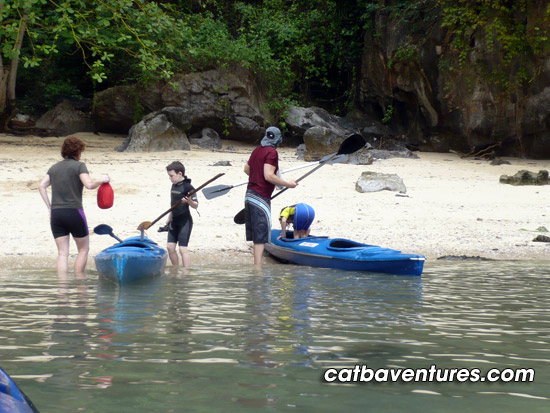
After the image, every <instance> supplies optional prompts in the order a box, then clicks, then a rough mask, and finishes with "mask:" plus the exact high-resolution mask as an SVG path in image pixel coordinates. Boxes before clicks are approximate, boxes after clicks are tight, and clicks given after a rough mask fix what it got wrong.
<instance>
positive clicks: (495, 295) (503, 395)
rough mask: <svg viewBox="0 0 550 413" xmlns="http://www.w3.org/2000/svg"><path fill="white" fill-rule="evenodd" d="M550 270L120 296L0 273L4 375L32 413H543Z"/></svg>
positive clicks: (305, 280)
mask: <svg viewBox="0 0 550 413" xmlns="http://www.w3.org/2000/svg"><path fill="white" fill-rule="evenodd" d="M548 268H549V263H525V262H521V263H519V262H516V263H513V262H475V263H471V262H470V263H452V262H447V263H440V262H428V263H427V265H426V269H425V273H424V274H423V276H422V277H421V278H420V277H418V278H417V277H400V276H388V275H377V274H361V273H356V272H340V271H334V270H323V269H311V268H306V267H295V266H288V265H282V264H272V265H269V266H266V267H264V268H263V270H262V271H261V272H258V271H257V270H254V269H253V268H252V267H242V266H233V267H231V266H229V267H228V266H222V265H218V266H209V267H196V268H194V269H192V270H191V272H190V273H189V274H185V275H184V274H183V273H181V270H179V271H180V272H177V271H173V269H171V272H170V273H168V274H166V275H165V276H164V277H161V278H159V279H157V280H155V281H153V282H149V283H145V284H140V285H134V286H128V287H124V288H122V289H120V290H119V289H118V287H116V286H115V285H113V284H110V283H108V282H104V281H101V280H98V277H97V274H96V273H95V272H93V271H91V272H89V274H88V278H87V279H85V280H78V279H74V277H73V276H70V277H69V279H68V280H59V279H58V278H57V276H56V275H55V273H54V272H53V271H51V270H37V269H3V270H0V281H1V283H2V289H1V292H0V350H1V352H0V354H1V356H0V366H2V367H3V368H4V369H5V370H6V371H7V372H8V373H10V374H11V375H12V377H13V378H14V379H15V380H16V381H17V382H18V384H19V385H20V387H21V388H22V389H23V390H24V391H25V392H26V393H27V395H28V396H29V397H30V398H31V399H32V400H33V401H34V403H35V404H36V406H37V407H38V408H39V409H40V411H41V412H77V411H78V412H129V411H143V412H171V411H173V412H182V411H197V412H202V411H204V412H210V411H240V410H265V409H267V410H271V411H343V409H349V410H348V411H358V410H370V411H413V412H414V411H419V412H420V411H422V412H425V411H448V412H454V411H456V412H458V411H468V410H469V411H500V412H506V411H509V412H517V411H520V410H522V409H524V410H525V411H529V412H543V411H544V412H548V411H550V288H549V286H550V275H549V273H550V271H548ZM356 364H367V365H368V367H370V368H389V367H402V368H429V367H430V366H431V365H432V364H435V365H437V367H439V368H479V369H480V370H481V372H482V373H484V372H486V371H487V370H488V369H491V368H534V369H535V370H536V376H535V381H534V382H531V383H505V382H497V383H459V382H456V381H455V382H452V383H410V382H409V383H405V382H399V383H383V384H380V383H379V384H376V383H368V384H345V385H344V384H327V383H325V382H323V380H322V374H323V372H324V370H326V369H327V368H330V367H344V368H345V367H350V368H351V367H353V366H354V365H356Z"/></svg>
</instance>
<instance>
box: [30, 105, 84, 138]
mask: <svg viewBox="0 0 550 413" xmlns="http://www.w3.org/2000/svg"><path fill="white" fill-rule="evenodd" d="M90 106H91V105H90ZM34 126H35V128H37V129H43V130H47V131H48V133H49V134H50V135H56V136H66V135H70V134H72V133H76V132H94V131H95V127H94V123H93V121H92V118H91V116H90V112H89V110H88V111H86V107H85V106H82V105H78V104H74V103H72V102H70V101H63V102H61V103H60V104H59V105H57V106H56V107H55V108H54V109H51V110H49V111H48V112H46V113H45V114H44V115H42V116H41V117H40V118H39V119H38V120H37V121H36V123H35V125H34Z"/></svg>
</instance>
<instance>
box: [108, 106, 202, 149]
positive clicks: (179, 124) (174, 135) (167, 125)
mask: <svg viewBox="0 0 550 413" xmlns="http://www.w3.org/2000/svg"><path fill="white" fill-rule="evenodd" d="M186 115H187V113H186V111H185V110H184V109H181V108H165V109H163V110H160V111H158V112H153V113H150V114H148V115H146V116H145V117H144V118H143V119H142V120H141V121H140V122H138V123H137V124H136V125H134V126H132V128H131V129H130V132H129V134H128V137H127V138H126V140H125V141H124V143H123V144H122V146H121V147H118V148H117V150H118V151H126V152H160V151H171V150H189V149H191V145H190V143H189V140H188V138H187V135H186V133H185V130H186V128H189V125H190V122H189V120H188V118H186Z"/></svg>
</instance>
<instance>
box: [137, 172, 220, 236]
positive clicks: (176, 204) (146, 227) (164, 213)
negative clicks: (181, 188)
mask: <svg viewBox="0 0 550 413" xmlns="http://www.w3.org/2000/svg"><path fill="white" fill-rule="evenodd" d="M223 175H225V173H224V172H222V173H219V174H217V175H216V176H215V177H214V178H212V179H209V180H208V181H206V182H205V183H204V184H202V185H201V186H199V187H198V188H195V189H193V190H192V191H191V192H189V193H188V194H187V197H190V196H193V195H195V193H197V192H198V191H200V190H201V189H202V188H204V187H205V186H206V185H208V184H209V183H211V182H213V181H215V180H216V179H218V178H219V177H220V176H223ZM181 204H182V201H181V200H179V201H178V202H176V203H175V204H174V205H172V207H171V208H170V209H169V210H167V211H165V212H163V213H162V215H160V216H159V217H158V218H157V219H155V220H154V221H153V222H151V223H150V224H148V225H145V229H149V228H150V227H152V226H153V225H154V224H156V223H157V222H158V221H159V220H160V219H162V217H164V216H165V215H166V214H169V213H170V212H172V211H173V210H174V209H176V208H177V207H179V206H180V205H181ZM142 224H143V223H142ZM141 226H142V225H140V226H138V229H140V228H139V227H141Z"/></svg>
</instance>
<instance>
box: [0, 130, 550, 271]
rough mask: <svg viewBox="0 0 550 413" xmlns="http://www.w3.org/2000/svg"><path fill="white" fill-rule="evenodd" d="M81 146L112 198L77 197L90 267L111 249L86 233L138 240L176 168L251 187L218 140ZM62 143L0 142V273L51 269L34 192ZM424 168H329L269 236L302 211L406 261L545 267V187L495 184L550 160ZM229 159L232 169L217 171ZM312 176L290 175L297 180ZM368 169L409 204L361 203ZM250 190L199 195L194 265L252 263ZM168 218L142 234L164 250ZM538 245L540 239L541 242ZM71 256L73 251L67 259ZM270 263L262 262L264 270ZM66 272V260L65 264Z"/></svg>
mask: <svg viewBox="0 0 550 413" xmlns="http://www.w3.org/2000/svg"><path fill="white" fill-rule="evenodd" d="M76 136H79V137H80V138H81V139H83V140H84V142H86V145H87V148H86V150H85V151H84V152H83V155H82V161H84V162H85V163H86V165H87V167H88V170H89V171H90V175H91V176H92V177H98V176H99V175H100V174H105V173H107V174H109V175H110V177H111V185H112V187H113V189H114V192H115V203H114V206H113V207H112V208H110V209H107V210H103V209H100V208H98V206H97V202H96V191H88V190H86V189H85V190H84V209H85V212H86V215H87V219H88V225H89V227H90V232H91V241H90V245H91V247H90V259H89V261H88V268H89V269H90V268H94V261H93V257H94V256H95V255H96V254H97V253H98V252H99V251H101V250H102V249H103V248H105V247H107V246H109V245H112V244H113V242H115V241H114V239H113V238H111V237H109V236H108V235H102V236H100V235H96V234H93V228H94V227H95V226H96V225H98V224H108V225H110V226H111V227H112V228H113V231H114V233H115V234H116V235H118V236H119V237H120V238H126V237H129V236H134V235H138V234H139V232H138V231H137V226H138V225H139V224H140V223H141V222H142V221H152V220H154V219H155V218H157V217H158V216H159V215H160V214H162V213H163V212H164V211H166V210H167V209H168V208H169V207H170V204H169V203H170V200H169V189H170V182H169V180H168V176H167V173H166V170H165V167H166V165H168V164H169V163H170V162H171V161H174V160H180V161H182V162H183V163H184V165H185V167H186V173H187V175H188V177H189V178H191V179H192V182H193V185H194V186H195V187H197V186H199V185H201V184H202V183H203V182H205V181H207V180H208V179H210V178H212V177H213V176H215V175H216V174H218V173H221V172H223V173H225V175H224V176H223V177H221V178H220V179H218V180H217V181H216V182H215V183H213V184H212V185H214V184H226V185H233V184H237V183H240V182H243V181H246V179H247V177H246V175H245V174H244V172H243V166H244V164H245V162H246V160H247V159H248V157H249V155H250V152H251V151H252V149H253V146H250V145H244V144H241V143H239V142H231V141H224V144H223V148H222V149H221V150H219V151H210V150H204V149H200V148H198V147H194V146H193V147H192V148H191V150H189V151H171V152H153V153H119V152H116V151H115V150H114V148H115V147H116V146H118V145H119V144H120V143H121V142H122V140H123V137H121V136H111V135H94V134H89V133H79V134H77V135H76ZM63 139H64V138H41V137H34V136H27V137H17V136H12V135H0V148H1V151H0V185H1V193H2V222H3V225H4V231H3V236H2V248H1V250H0V263H3V264H15V265H24V266H28V265H37V266H41V267H45V266H48V265H51V266H55V257H56V253H57V251H56V247H55V243H54V241H53V238H52V235H51V232H50V227H49V218H48V210H47V209H46V207H45V205H44V203H43V201H42V199H41V198H40V195H39V193H38V189H37V188H38V184H39V182H40V180H41V179H42V178H43V177H44V175H45V174H46V171H47V170H48V168H49V167H50V166H51V165H52V164H53V163H55V162H57V161H59V160H60V159H61V158H60V146H61V143H62V141H63ZM279 155H280V161H279V164H280V168H281V169H283V170H285V169H289V168H292V167H295V166H298V165H302V164H304V163H305V162H304V161H300V160H297V158H296V155H295V149H294V148H285V147H283V148H280V149H279ZM418 155H419V159H403V158H393V159H388V160H377V161H375V162H374V163H373V164H372V165H348V164H334V165H327V166H324V167H323V168H320V169H319V170H318V171H317V172H316V173H315V174H312V175H311V176H310V177H308V178H307V179H305V180H303V181H302V182H301V183H300V185H299V186H298V187H297V188H296V189H292V190H288V191H286V193H285V194H284V195H281V196H280V197H278V198H276V199H275V200H274V201H273V203H272V211H273V212H274V217H273V218H274V222H273V225H274V226H278V221H277V220H276V218H277V216H276V215H277V214H276V212H278V211H279V210H280V209H281V208H282V207H283V206H285V205H289V204H294V203H298V202H306V203H308V204H310V205H311V206H313V207H314V209H315V211H316V217H315V221H314V223H313V226H312V233H313V234H315V235H328V236H331V237H344V238H349V239H353V240H355V241H359V242H365V243H370V244H375V245H381V246H384V247H390V248H395V249H399V250H402V251H406V252H411V253H419V254H424V255H425V256H426V258H427V260H428V263H427V264H426V265H429V262H430V261H431V260H436V259H437V258H439V257H442V256H462V255H465V256H470V257H477V256H479V257H484V258H490V259H499V260H507V259H513V260H547V259H548V258H549V257H550V243H541V242H532V240H533V238H535V237H536V236H537V235H538V234H541V233H539V232H537V231H536V230H537V229H538V228H539V227H541V226H544V227H546V228H548V229H550V211H549V209H548V208H549V205H550V186H549V185H546V186H511V185H504V184H500V183H499V177H500V175H503V174H506V175H513V174H515V173H516V172H517V171H519V170H521V169H527V170H529V171H533V172H538V171H539V170H541V169H546V170H550V161H546V160H545V161H537V160H524V159H516V158H507V159H506V160H508V161H509V162H510V163H511V165H499V166H492V165H490V164H489V163H488V162H487V161H484V160H475V159H471V158H466V159H461V158H460V157H458V156H457V155H455V154H452V153H448V154H441V153H419V154H418ZM218 161H229V162H230V164H231V166H214V164H215V163H216V162H218ZM307 170H308V169H301V170H297V171H294V172H290V173H288V174H286V175H285V176H286V177H292V178H294V179H296V178H298V177H299V176H301V175H303V174H304V173H306V172H307ZM363 171H376V172H383V173H393V174H397V175H398V176H399V177H401V178H402V179H403V181H404V183H405V186H406V187H407V193H406V194H405V195H406V196H402V195H403V194H401V195H400V194H397V193H395V192H390V191H381V192H375V193H359V192H357V191H356V190H355V183H356V181H357V179H358V178H359V177H360V175H361V173H362V172H363ZM244 193H245V186H244V185H243V186H240V187H237V188H234V189H232V190H231V191H229V193H227V194H226V195H223V196H220V197H218V198H214V199H211V200H206V199H205V198H204V197H203V196H202V194H201V193H199V202H200V205H199V209H198V211H199V213H200V215H198V214H197V213H195V212H194V215H193V219H194V229H193V233H192V236H191V242H190V244H189V250H190V252H191V257H192V261H193V264H195V265H205V264H208V263H210V262H216V263H223V262H230V263H243V264H251V263H252V253H251V243H248V242H246V240H245V233H244V226H239V225H236V224H234V223H233V216H234V215H235V214H236V213H237V212H239V211H240V210H241V209H242V208H243V202H244ZM162 224H164V218H163V219H162V220H161V221H160V222H159V223H158V224H157V225H155V226H154V227H152V228H151V229H150V230H149V231H147V236H148V237H150V238H151V239H153V240H155V241H157V242H158V243H159V244H161V245H163V246H164V245H165V242H166V233H159V232H157V230H158V227H159V225H162ZM543 235H544V234H543ZM74 252H76V248H75V246H74V244H72V243H71V256H72V259H73V260H74V255H73V253H74ZM268 259H269V258H267V257H266V260H268ZM70 265H72V261H71V263H70Z"/></svg>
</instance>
